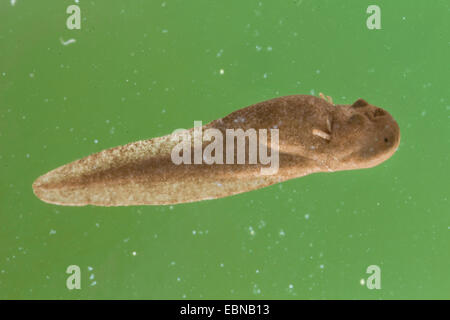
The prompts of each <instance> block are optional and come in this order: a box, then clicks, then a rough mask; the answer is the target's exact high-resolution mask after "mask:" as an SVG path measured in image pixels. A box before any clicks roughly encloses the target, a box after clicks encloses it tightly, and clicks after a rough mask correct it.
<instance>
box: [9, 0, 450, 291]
mask: <svg viewBox="0 0 450 320" xmlns="http://www.w3.org/2000/svg"><path fill="white" fill-rule="evenodd" d="M70 4H74V2H73V1H55V0H53V1H49V0H46V1H31V0H28V1H25V0H17V2H16V4H15V5H14V6H12V5H11V3H10V1H8V0H2V1H1V2H0V298H20V299H23V298H31V299H38V298H64V299H67V298H139V299H140V298H149V299H166V298H173V299H182V298H187V299H199V298H250V299H252V298H255V299H259V298H268V299H272V298H285V299H298V298H303V299H329V298H337V299H343V298H350V299H364V298H374V299H393V298H447V299H448V298H450V291H449V289H450V277H449V265H450V254H449V251H450V250H449V249H450V246H449V244H450V242H449V240H450V238H449V233H450V220H449V213H450V210H449V203H448V195H449V165H448V161H449V159H448V155H449V137H450V135H449V133H450V130H449V111H450V101H449V98H450V97H449V74H450V72H449V71H450V70H449V57H450V48H449V47H450V46H449V44H450V42H449V41H450V32H449V30H450V23H449V21H450V19H449V17H450V15H449V13H450V11H449V10H450V3H449V1H446V0H441V1H440V0H434V1H423V0H422V1H414V2H412V1H406V0H401V1H400V0H397V1H381V0H380V1H379V0H377V1H360V0H358V1H357V0H351V1H350V0H346V1H331V0H327V1H325V0H323V1H312V0H304V1H301V0H295V1H267V0H261V1H254V0H246V1H242V0H241V1H237V0H231V1H224V0H220V1H218V0H195V1H181V0H166V1H153V0H152V1H99V0H97V1H86V0H81V1H79V4H78V5H79V6H80V8H81V16H82V25H81V30H68V29H67V28H66V19H67V17H68V14H66V8H67V6H69V5H70ZM371 4H377V5H379V6H380V8H381V24H382V29H381V30H368V29H367V27H366V19H367V17H368V16H369V15H368V14H367V13H366V8H367V7H368V6H369V5H371ZM60 38H62V39H63V40H68V39H70V38H73V39H75V40H76V42H75V43H72V44H69V45H67V46H64V45H62V44H61V42H60ZM221 69H222V70H223V74H221V72H220V70H221ZM319 92H324V93H326V94H327V95H330V96H332V97H333V98H334V101H335V102H336V103H339V104H349V103H352V102H354V101H355V100H356V99H357V98H360V97H362V98H364V99H366V100H367V101H369V102H370V103H371V104H374V105H377V106H380V107H383V108H385V109H387V110H388V111H389V112H390V113H391V114H392V115H393V116H394V117H395V118H396V120H397V121H398V123H399V126H400V128H401V135H402V141H401V145H400V148H399V150H398V152H397V153H396V154H395V155H394V156H393V157H392V158H391V159H389V160H388V161H387V162H385V163H383V164H381V165H380V166H378V167H375V168H373V169H369V170H359V171H348V172H338V173H332V174H328V173H327V174H314V175H310V176H307V177H304V178H301V179H296V180H291V181H288V182H285V183H283V184H280V185H275V186H272V187H269V188H266V189H262V190H258V191H254V192H251V193H246V194H242V195H238V196H234V197H229V198H225V199H219V200H214V201H204V202H199V203H192V204H184V205H177V206H173V207H168V206H159V207H158V206H156V207H150V206H147V207H144V206H143V207H119V208H102V207H82V208H74V207H60V206H53V205H49V204H46V203H43V202H41V201H39V200H38V199H37V198H36V197H35V196H34V195H33V192H32V189H31V184H32V182H33V181H34V180H35V179H36V178H37V177H38V176H40V175H42V174H44V173H46V172H48V171H49V170H51V169H54V168H56V167H58V166H60V165H63V164H66V163H68V162H71V161H73V160H75V159H78V158H81V157H84V156H87V155H89V154H91V153H94V152H98V151H100V150H103V149H106V148H110V147H114V146H117V145H121V144H126V143H128V142H131V141H136V140H141V139H147V138H152V137H156V136H161V135H165V134H168V133H170V132H172V131H173V130H174V129H175V128H190V127H192V126H193V121H194V120H202V121H203V122H204V123H206V122H209V121H211V120H214V119H217V118H220V117H223V116H224V115H227V114H228V113H230V112H232V111H234V110H237V109H239V108H241V107H244V106H247V105H250V104H253V103H255V102H259V101H263V100H266V99H269V98H273V97H277V96H282V95H290V94H315V95H318V93H319ZM72 264H75V265H78V266H80V268H81V272H82V277H81V278H82V279H81V286H82V289H81V290H72V291H69V290H68V289H67V288H66V278H67V277H68V275H67V274H66V273H65V270H66V268H67V267H68V266H69V265H72ZM369 265H378V266H380V268H381V272H382V273H381V275H382V283H381V285H382V288H381V289H380V290H369V289H368V288H367V287H366V286H363V285H361V283H360V281H361V279H367V277H368V276H369V275H368V274H366V268H367V267H368V266H369Z"/></svg>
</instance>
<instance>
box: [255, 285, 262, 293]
mask: <svg viewBox="0 0 450 320" xmlns="http://www.w3.org/2000/svg"><path fill="white" fill-rule="evenodd" d="M253 294H261V289H260V288H258V285H257V284H255V285H253Z"/></svg>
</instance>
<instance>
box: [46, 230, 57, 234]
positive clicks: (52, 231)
mask: <svg viewBox="0 0 450 320" xmlns="http://www.w3.org/2000/svg"><path fill="white" fill-rule="evenodd" d="M48 234H50V235H52V234H56V230H53V229H51V230H50V232H49V233H48Z"/></svg>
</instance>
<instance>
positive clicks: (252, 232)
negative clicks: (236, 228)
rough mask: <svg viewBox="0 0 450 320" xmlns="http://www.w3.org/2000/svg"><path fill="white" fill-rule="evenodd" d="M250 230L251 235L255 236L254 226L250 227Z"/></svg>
mask: <svg viewBox="0 0 450 320" xmlns="http://www.w3.org/2000/svg"><path fill="white" fill-rule="evenodd" d="M248 231H249V232H250V235H251V236H254V235H255V230H253V227H252V226H250V227H248Z"/></svg>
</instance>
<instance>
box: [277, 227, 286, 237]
mask: <svg viewBox="0 0 450 320" xmlns="http://www.w3.org/2000/svg"><path fill="white" fill-rule="evenodd" d="M278 234H279V235H280V237H284V236H285V235H286V233H285V232H284V230H283V229H281V230H280V232H279V233H278Z"/></svg>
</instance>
